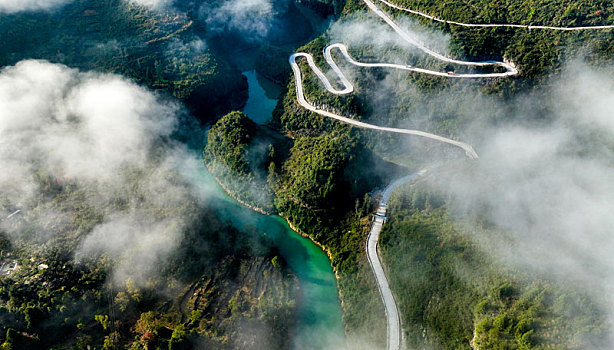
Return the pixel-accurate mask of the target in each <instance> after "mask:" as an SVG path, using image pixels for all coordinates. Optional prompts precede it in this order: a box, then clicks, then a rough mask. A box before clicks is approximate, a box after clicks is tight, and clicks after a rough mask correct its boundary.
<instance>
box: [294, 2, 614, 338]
mask: <svg viewBox="0 0 614 350" xmlns="http://www.w3.org/2000/svg"><path fill="white" fill-rule="evenodd" d="M377 1H381V2H382V3H384V4H385V5H387V6H389V7H391V8H394V9H397V10H401V11H405V12H409V13H412V14H415V15H418V16H422V17H425V18H428V19H431V20H433V21H437V22H442V23H449V24H453V25H458V26H464V27H512V28H526V29H548V30H560V31H579V30H598V29H613V28H614V25H605V26H590V27H554V26H540V25H537V26H535V25H522V24H472V23H462V22H456V21H448V20H444V19H440V18H437V17H434V16H431V15H428V14H426V13H423V12H420V11H416V10H412V9H407V8H403V7H400V6H397V5H395V4H392V3H390V2H389V1H386V0H377ZM363 2H364V3H365V4H366V5H367V7H368V8H369V9H371V10H372V11H373V12H375V14H377V15H378V16H379V17H380V18H381V19H382V20H384V21H385V22H386V23H387V24H388V25H389V26H390V27H391V28H392V29H393V30H394V31H395V32H396V33H397V34H398V35H399V36H400V37H401V38H402V39H403V40H405V41H406V42H408V43H410V44H411V45H414V46H416V47H417V48H418V49H420V50H421V51H423V52H424V53H426V54H427V55H430V56H432V57H434V58H436V59H439V60H441V61H443V62H447V63H451V64H456V65H462V66H472V67H487V66H491V67H496V66H498V67H502V68H504V69H505V72H493V73H468V74H454V73H452V72H439V71H433V70H428V69H424V68H418V67H413V66H411V65H400V64H393V63H362V62H358V61H356V60H355V59H354V58H352V56H350V54H349V53H348V49H347V46H345V45H343V44H339V43H337V44H332V45H329V46H327V47H326V48H325V50H324V58H325V60H326V62H327V64H328V65H329V66H330V67H331V68H332V70H333V72H334V73H335V74H336V75H337V78H338V79H339V81H340V82H341V84H342V85H343V89H336V88H335V87H334V86H333V85H332V84H331V82H330V81H329V80H328V78H327V77H326V75H325V74H324V73H323V72H322V70H321V69H320V68H319V67H318V66H317V65H316V64H315V62H314V60H313V56H311V55H310V54H308V53H305V52H299V53H295V54H293V55H291V56H290V59H289V62H290V65H291V67H292V71H293V73H294V78H295V82H296V96H297V100H298V103H299V104H300V105H301V106H302V107H304V108H306V109H308V110H310V111H312V112H314V113H317V114H319V115H322V116H325V117H328V118H332V119H335V120H339V121H341V122H344V123H347V124H351V125H354V126H356V127H360V128H365V129H372V130H380V131H385V132H393V133H399V134H408V135H417V136H422V137H426V138H430V139H433V140H437V141H441V142H445V143H448V144H451V145H453V146H456V147H460V148H461V149H463V150H464V151H465V153H466V154H467V156H468V157H469V158H472V159H477V158H478V155H477V153H476V152H475V150H474V149H473V147H471V145H469V144H467V143H464V142H460V141H456V140H452V139H449V138H446V137H443V136H439V135H435V134H431V133H427V132H424V131H419V130H412V129H401V128H392V127H385V126H377V125H373V124H369V123H365V122H362V121H358V120H355V119H352V118H348V117H344V116H341V115H338V114H335V113H331V112H328V111H326V110H323V109H321V108H318V107H316V106H314V105H312V104H310V103H309V102H308V101H307V100H306V99H305V94H304V90H303V81H302V75H301V69H300V67H299V66H298V64H297V62H296V60H297V59H298V58H305V59H306V60H307V63H308V65H309V67H310V68H311V70H312V71H313V72H314V73H315V74H316V76H317V77H318V78H319V79H320V81H321V82H322V83H323V84H324V87H325V88H326V90H327V91H329V92H330V93H332V94H335V95H345V94H350V93H352V92H353V91H354V86H353V85H352V83H351V82H350V81H349V80H348V79H347V77H346V76H345V74H343V71H341V69H340V68H339V66H338V65H337V64H336V63H335V61H334V59H333V57H332V50H333V49H336V50H339V51H340V53H341V54H342V56H343V57H344V59H345V60H346V61H347V62H348V63H350V64H352V65H354V66H357V67H367V68H374V67H382V68H395V69H401V70H406V71H412V72H418V73H423V74H429V75H434V76H442V77H448V78H459V79H475V78H496V77H509V76H514V75H518V73H519V72H518V70H517V69H516V67H514V65H513V64H510V63H507V62H497V61H485V62H470V61H461V60H455V59H451V58H448V57H446V56H444V55H441V54H439V53H437V52H435V51H433V50H431V49H429V48H428V47H427V46H426V45H424V44H422V43H421V42H419V41H418V40H416V39H415V38H413V37H412V36H411V35H410V34H408V33H407V32H405V31H404V30H403V29H401V28H400V27H399V26H398V25H397V24H396V23H395V22H394V21H393V20H392V19H391V18H390V17H389V16H388V15H387V14H386V13H385V12H384V11H382V9H381V8H379V7H377V6H376V5H375V4H374V3H373V2H372V1H371V0H363ZM423 172H424V171H422V172H419V173H416V174H412V175H409V176H407V177H404V178H401V179H399V180H397V181H395V182H394V183H392V184H391V185H389V186H388V187H387V188H386V190H385V191H384V194H383V196H382V200H381V201H380V205H379V208H378V210H377V214H376V215H375V217H374V221H373V227H372V229H371V232H370V233H369V237H368V238H367V247H366V249H367V257H368V259H369V263H370V264H371V268H372V269H373V273H374V275H375V279H376V281H377V285H378V288H379V290H380V294H381V296H382V300H383V302H384V306H385V310H386V319H387V326H388V327H387V329H388V331H387V344H388V345H387V349H388V350H399V349H400V347H401V338H402V337H401V323H400V318H399V312H398V308H397V305H396V302H395V300H394V296H393V294H392V291H391V290H390V286H389V284H388V279H387V278H386V274H385V272H384V269H383V267H382V265H381V261H380V259H379V256H378V253H377V242H378V239H379V234H380V232H381V229H382V226H383V224H384V222H385V215H386V210H387V203H388V198H389V196H390V193H391V192H392V190H393V189H394V188H395V187H396V186H397V185H399V184H401V183H405V182H408V181H412V180H413V179H414V178H415V177H417V176H419V175H421V174H422V173H423Z"/></svg>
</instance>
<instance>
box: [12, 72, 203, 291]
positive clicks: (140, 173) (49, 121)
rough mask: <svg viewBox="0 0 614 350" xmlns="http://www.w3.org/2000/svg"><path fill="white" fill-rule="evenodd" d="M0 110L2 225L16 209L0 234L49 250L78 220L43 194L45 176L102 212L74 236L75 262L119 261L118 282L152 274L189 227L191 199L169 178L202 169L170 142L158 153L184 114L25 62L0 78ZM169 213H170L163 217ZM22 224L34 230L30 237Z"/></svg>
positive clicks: (141, 91) (110, 81)
mask: <svg viewBox="0 0 614 350" xmlns="http://www.w3.org/2000/svg"><path fill="white" fill-rule="evenodd" d="M0 110H2V111H3V112H2V114H0V169H2V171H0V218H5V217H7V215H8V214H9V212H11V211H14V210H15V208H19V209H21V210H22V215H21V216H20V217H19V219H15V220H9V221H8V222H7V221H1V222H0V228H1V229H3V230H4V231H5V232H6V233H7V234H8V235H9V236H10V237H11V238H13V239H18V240H19V239H26V240H34V241H35V242H45V241H48V240H50V239H53V238H55V237H56V236H57V234H58V232H60V231H62V230H63V229H64V228H65V227H67V226H68V225H70V224H71V221H72V219H73V218H74V216H75V215H76V214H77V213H73V212H61V211H60V210H58V209H57V205H54V204H53V197H49V196H48V194H47V193H46V192H45V191H43V190H41V189H40V188H39V186H41V182H40V180H37V176H39V174H40V172H41V171H43V172H44V174H46V175H48V176H49V177H50V178H51V179H52V181H57V182H67V183H70V184H71V186H75V190H80V191H83V193H84V194H83V195H84V198H85V200H86V204H87V205H88V206H90V207H91V208H93V209H94V210H95V211H96V212H98V213H103V214H104V219H103V222H102V223H100V224H98V225H97V226H95V227H94V229H93V231H92V232H91V233H88V234H87V235H86V236H85V237H80V241H81V243H80V244H81V245H80V247H79V248H78V249H77V251H78V252H77V255H78V256H80V257H83V256H91V255H92V254H106V255H108V256H109V257H111V258H114V259H116V261H118V262H119V264H118V265H117V266H116V268H115V275H114V276H115V277H116V278H119V279H123V278H127V277H131V278H133V279H135V280H136V281H137V282H138V281H143V280H144V279H145V278H147V276H150V275H151V274H154V273H155V272H156V271H157V269H158V268H157V265H156V263H155V262H160V261H163V260H164V258H165V257H168V255H169V253H171V252H172V251H173V250H174V249H175V248H176V247H177V245H178V244H179V242H180V241H181V235H182V232H183V229H184V228H185V225H186V224H189V222H186V221H189V220H187V219H186V218H185V217H183V216H182V215H183V214H182V213H181V212H177V208H180V207H181V206H182V205H184V204H185V203H187V202H189V201H193V200H195V197H194V196H193V195H191V194H190V191H191V190H190V188H191V187H190V186H189V185H186V184H187V183H189V182H190V181H189V180H188V179H186V178H185V177H183V176H181V171H179V172H178V173H177V172H175V171H176V170H177V169H180V168H194V164H197V163H198V162H199V161H198V160H197V159H195V157H193V155H192V154H190V153H188V152H187V151H185V150H184V148H183V147H181V146H179V145H177V144H175V143H172V142H171V141H168V140H167V141H164V142H166V143H165V146H164V147H163V148H162V149H160V147H156V146H157V145H158V144H159V142H162V141H163V140H166V139H167V137H168V136H169V135H170V134H171V133H172V132H173V130H174V128H175V124H176V118H177V116H178V114H179V113H182V111H181V109H180V107H179V106H178V105H176V104H174V103H171V102H167V101H164V100H162V99H161V98H159V97H158V96H157V95H155V94H153V93H151V92H150V91H148V90H146V89H145V88H143V87H140V86H138V85H136V84H134V83H133V82H130V81H128V80H127V79H124V78H122V77H119V76H116V75H105V74H96V73H81V72H79V71H77V70H74V69H70V68H68V67H65V66H62V65H56V64H51V63H48V62H45V61H34V60H30V61H22V62H19V63H18V64H17V65H15V66H11V67H6V68H4V69H2V70H1V71H0ZM135 176H136V177H138V181H135V180H134V179H135ZM118 200H119V201H121V202H122V203H125V205H124V206H123V207H122V206H119V207H118V206H117V205H115V204H113V203H116V201H118ZM34 208H36V210H32V209H34ZM170 212H173V213H176V215H175V216H172V217H166V216H164V215H161V214H160V213H170ZM24 226H26V227H36V228H37V229H36V230H35V234H34V236H28V235H27V234H28V233H24V231H27V230H23V229H22V227H24ZM75 244H79V242H78V241H75Z"/></svg>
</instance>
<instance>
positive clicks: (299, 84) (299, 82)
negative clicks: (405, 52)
mask: <svg viewBox="0 0 614 350" xmlns="http://www.w3.org/2000/svg"><path fill="white" fill-rule="evenodd" d="M363 2H364V3H365V4H366V5H367V7H369V8H370V9H371V10H372V11H373V12H375V13H376V14H377V15H378V16H379V17H380V18H381V19H383V20H384V21H385V22H386V23H387V24H388V25H389V26H390V27H391V28H392V29H394V31H395V32H396V33H397V34H399V36H400V37H401V38H402V39H403V40H405V41H406V42H408V43H410V44H411V45H414V46H416V47H417V48H418V49H420V50H422V51H423V52H424V53H426V54H427V55H430V56H432V57H435V58H437V59H439V60H441V61H444V62H448V63H451V64H457V65H463V66H473V67H487V66H499V67H503V68H505V72H500V73H468V74H452V73H451V72H438V71H433V70H429V69H424V68H417V67H413V66H411V65H402V64H394V63H362V62H358V61H356V60H355V59H354V58H352V56H350V54H349V53H348V49H347V46H345V45H343V44H340V43H337V44H332V45H329V46H327V47H326V48H325V49H324V58H325V59H326V62H327V63H328V65H329V66H330V67H331V68H332V70H333V71H334V72H335V74H336V75H337V77H338V79H339V81H340V82H341V84H342V85H343V87H344V88H343V89H341V90H339V89H336V88H335V87H333V85H332V84H331V82H330V80H329V79H328V78H327V77H326V75H325V74H324V73H323V72H322V70H321V69H320V68H319V67H318V66H317V65H316V64H315V61H314V59H313V56H312V55H310V54H308V53H305V52H298V53H294V54H292V55H291V56H290V58H289V61H290V65H291V66H292V71H293V73H294V79H295V82H296V96H297V100H298V103H299V104H300V105H301V106H303V107H304V108H306V109H308V110H310V111H312V112H314V113H317V114H320V115H323V116H325V117H328V118H332V119H336V120H339V121H342V122H344V123H348V124H351V125H354V126H356V127H359V128H365V129H372V130H380V131H386V132H393V133H398V134H407V135H416V136H422V137H426V138H430V139H433V140H437V141H440V142H445V143H448V144H451V145H453V146H456V147H460V148H462V149H463V150H464V151H465V153H466V154H467V156H468V157H470V158H473V159H477V158H478V155H477V153H476V152H475V150H474V149H473V147H471V145H469V144H467V143H464V142H460V141H456V140H452V139H449V138H447V137H443V136H439V135H435V134H431V133H428V132H424V131H419V130H412V129H401V128H392V127H385V126H377V125H373V124H370V123H365V122H361V121H358V120H355V119H352V118H348V117H344V116H341V115H338V114H335V113H331V112H328V111H326V110H323V109H321V108H318V107H316V106H314V105H313V104H311V103H309V102H308V101H307V100H306V99H305V93H304V90H303V78H302V74H301V69H300V67H299V66H298V64H297V62H296V60H297V58H300V57H303V58H305V59H306V60H307V63H308V65H309V67H310V68H311V70H312V71H313V72H314V73H315V74H316V76H317V77H318V78H319V79H320V81H321V82H322V83H323V84H324V87H325V88H326V90H327V91H329V92H330V93H332V94H335V95H346V94H350V93H352V92H353V91H354V86H353V85H352V83H351V82H350V81H349V80H348V79H347V77H346V76H345V74H343V71H341V69H340V68H339V66H338V65H337V64H336V63H335V60H334V59H333V57H332V50H333V49H338V50H339V51H340V52H341V54H342V55H343V57H344V58H345V60H346V61H347V62H348V63H350V64H353V65H355V66H358V67H385V68H396V69H401V70H406V71H412V72H418V73H423V74H429V75H435V76H442V77H450V78H459V79H463V78H464V79H475V78H496V77H509V76H513V75H517V74H518V70H517V69H516V68H515V67H514V66H513V65H511V64H508V63H505V62H497V61H486V62H470V61H460V60H455V59H452V58H448V57H446V56H444V55H442V54H440V53H437V52H435V51H433V50H431V49H429V48H428V47H426V46H425V45H424V44H422V43H421V42H419V41H418V40H416V39H414V38H413V37H412V36H411V35H410V34H409V33H407V32H405V31H404V30H403V29H401V27H399V26H398V25H397V24H396V23H395V22H394V21H393V20H392V19H391V18H390V17H389V16H388V15H387V14H386V13H384V11H382V9H380V8H379V7H377V6H376V5H375V4H374V3H373V2H372V1H371V0H363Z"/></svg>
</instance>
